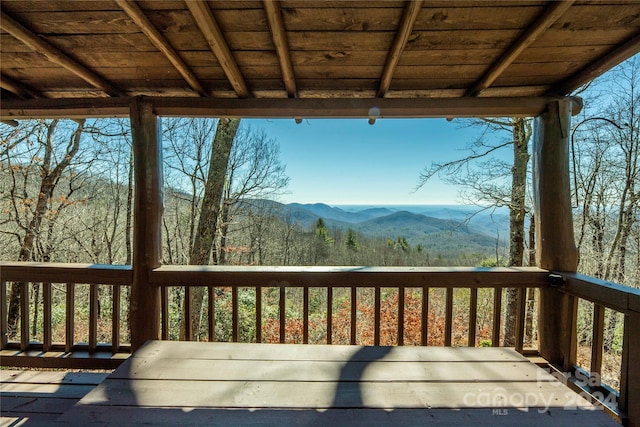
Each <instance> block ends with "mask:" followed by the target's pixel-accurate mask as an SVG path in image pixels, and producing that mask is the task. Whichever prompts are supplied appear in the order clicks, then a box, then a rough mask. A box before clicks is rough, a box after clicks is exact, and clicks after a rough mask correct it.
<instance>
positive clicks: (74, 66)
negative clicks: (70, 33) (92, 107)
mask: <svg viewBox="0 0 640 427" xmlns="http://www.w3.org/2000/svg"><path fill="white" fill-rule="evenodd" d="M0 13H1V14H2V19H0V28H2V29H3V30H4V31H6V32H8V33H9V34H11V35H12V36H13V37H15V38H16V39H18V40H20V41H21V42H22V43H24V44H26V45H27V46H29V47H30V48H31V49H32V50H33V51H35V52H38V53H41V54H43V55H44V56H46V57H47V59H48V60H49V61H51V62H54V63H56V64H58V65H60V66H61V67H64V68H65V69H67V70H69V71H71V72H72V73H73V74H75V75H77V76H78V77H80V78H81V79H83V80H84V81H86V82H88V83H89V84H91V85H92V86H94V87H96V88H98V89H100V90H102V91H103V92H105V93H107V94H109V95H111V96H122V95H123V93H122V92H121V91H120V90H119V89H118V88H116V87H115V86H114V85H113V84H111V83H110V82H109V81H107V80H105V79H104V78H102V77H101V76H99V75H98V74H96V73H95V72H94V71H92V70H90V69H89V68H87V67H85V66H84V65H82V64H81V63H79V62H78V61H76V60H75V59H72V58H70V57H69V56H68V55H67V54H66V53H64V52H63V51H61V50H60V49H58V48H56V47H55V46H53V45H51V44H49V43H48V42H46V41H45V40H44V39H41V38H40V37H38V36H37V35H35V34H34V33H32V32H31V31H30V30H28V29H27V28H25V27H24V26H23V25H22V24H20V23H19V22H18V21H16V20H15V19H13V18H12V17H10V16H9V15H7V13H6V12H4V11H2V12H0Z"/></svg>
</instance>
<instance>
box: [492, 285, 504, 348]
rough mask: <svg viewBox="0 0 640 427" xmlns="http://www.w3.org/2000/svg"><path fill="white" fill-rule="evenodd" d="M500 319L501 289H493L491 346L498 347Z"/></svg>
mask: <svg viewBox="0 0 640 427" xmlns="http://www.w3.org/2000/svg"><path fill="white" fill-rule="evenodd" d="M501 319H502V288H493V326H492V329H491V345H492V346H493V347H500V320H501Z"/></svg>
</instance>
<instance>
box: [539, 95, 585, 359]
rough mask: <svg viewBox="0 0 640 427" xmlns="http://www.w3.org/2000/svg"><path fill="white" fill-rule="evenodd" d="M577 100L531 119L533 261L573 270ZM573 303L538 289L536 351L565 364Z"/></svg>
mask: <svg viewBox="0 0 640 427" xmlns="http://www.w3.org/2000/svg"><path fill="white" fill-rule="evenodd" d="M575 105H576V100H574V99H571V98H563V99H559V100H556V101H553V102H550V103H549V104H548V105H547V109H546V111H545V112H544V113H542V114H541V115H540V116H538V117H537V118H536V119H535V134H534V142H533V193H534V194H533V195H534V209H535V213H534V215H535V231H536V242H537V247H536V263H537V265H538V267H540V268H544V269H548V270H553V271H560V272H575V271H576V269H577V267H578V251H577V249H576V246H575V240H574V236H573V215H572V211H571V187H570V180H569V135H570V133H571V129H570V126H571V115H572V109H573V107H574V106H575ZM560 283H561V280H560ZM553 284H554V285H557V284H558V283H553ZM576 309H577V299H576V298H575V297H572V296H569V295H566V294H564V293H562V292H560V291H559V290H557V289H554V287H553V286H549V287H546V288H542V289H541V290H540V303H539V317H538V319H539V320H538V330H539V339H540V346H539V348H540V355H541V356H542V357H544V358H545V359H546V360H547V361H549V362H550V363H552V364H554V365H556V366H558V367H560V368H562V369H565V370H568V369H571V368H572V367H573V365H574V364H575V358H576V338H575V334H576V325H575V322H576Z"/></svg>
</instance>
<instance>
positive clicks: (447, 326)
mask: <svg viewBox="0 0 640 427" xmlns="http://www.w3.org/2000/svg"><path fill="white" fill-rule="evenodd" d="M445 305H446V307H445V319H444V346H445V347H451V332H452V329H453V288H447V296H446V303H445Z"/></svg>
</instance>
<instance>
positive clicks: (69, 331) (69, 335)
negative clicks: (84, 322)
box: [64, 283, 76, 353]
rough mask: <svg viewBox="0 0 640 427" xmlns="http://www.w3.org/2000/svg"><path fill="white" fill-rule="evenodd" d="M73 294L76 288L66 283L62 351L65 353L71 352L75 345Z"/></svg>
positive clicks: (74, 300)
mask: <svg viewBox="0 0 640 427" xmlns="http://www.w3.org/2000/svg"><path fill="white" fill-rule="evenodd" d="M75 292H76V287H75V284H74V283H67V298H66V299H67V300H66V303H65V308H66V320H65V324H64V328H65V343H64V351H66V352H67V353H69V352H71V351H73V345H74V344H75V341H76V339H75V333H76V332H75V302H76V298H75Z"/></svg>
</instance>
